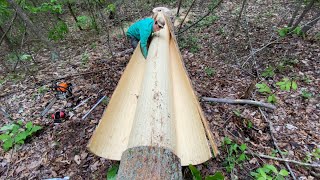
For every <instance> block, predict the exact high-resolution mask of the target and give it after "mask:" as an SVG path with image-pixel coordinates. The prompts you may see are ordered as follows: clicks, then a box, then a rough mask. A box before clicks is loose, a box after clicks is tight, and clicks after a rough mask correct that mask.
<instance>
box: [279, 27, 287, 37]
mask: <svg viewBox="0 0 320 180" xmlns="http://www.w3.org/2000/svg"><path fill="white" fill-rule="evenodd" d="M289 31H290V27H283V28H281V29H279V30H278V33H279V36H280V37H286V36H287V34H288V33H289Z"/></svg>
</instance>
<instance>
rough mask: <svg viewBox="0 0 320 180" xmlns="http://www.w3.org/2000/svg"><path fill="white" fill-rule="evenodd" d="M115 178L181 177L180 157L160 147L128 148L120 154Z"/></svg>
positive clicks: (122, 179)
mask: <svg viewBox="0 0 320 180" xmlns="http://www.w3.org/2000/svg"><path fill="white" fill-rule="evenodd" d="M117 179H121V180H126V179H128V180H132V179H135V180H139V179H141V180H145V179H152V180H156V179H159V180H160V179H161V180H162V179H175V180H176V179H182V172H181V163H180V158H178V156H176V155H175V154H174V153H173V152H172V151H170V150H168V149H164V148H161V147H147V146H140V147H134V148H130V149H127V150H126V151H125V152H124V153H123V154H122V157H121V163H120V168H119V172H118V175H117Z"/></svg>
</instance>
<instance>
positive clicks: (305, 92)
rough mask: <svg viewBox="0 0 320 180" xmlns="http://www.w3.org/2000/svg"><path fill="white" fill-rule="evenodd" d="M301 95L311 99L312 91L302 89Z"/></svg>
mask: <svg viewBox="0 0 320 180" xmlns="http://www.w3.org/2000/svg"><path fill="white" fill-rule="evenodd" d="M301 96H302V97H303V98H304V99H309V98H311V97H312V93H310V92H308V91H307V90H302V92H301Z"/></svg>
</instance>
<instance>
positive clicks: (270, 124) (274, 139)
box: [259, 108, 297, 180]
mask: <svg viewBox="0 0 320 180" xmlns="http://www.w3.org/2000/svg"><path fill="white" fill-rule="evenodd" d="M259 111H260V113H261V115H262V117H263V119H265V121H267V122H268V124H269V128H270V135H271V138H272V141H273V144H274V146H275V147H276V149H277V150H278V152H281V150H280V148H279V146H278V144H277V140H276V138H275V137H274V136H273V130H274V129H273V125H272V122H271V121H270V120H269V119H268V118H267V117H266V116H265V114H264V113H263V111H262V110H261V108H259ZM279 154H280V156H281V158H284V157H283V155H282V154H281V153H279ZM284 163H285V165H286V167H287V168H288V170H289V172H290V175H291V177H292V178H293V179H294V180H296V179H297V178H296V176H295V175H294V173H293V171H292V169H291V167H290V166H289V164H288V162H284Z"/></svg>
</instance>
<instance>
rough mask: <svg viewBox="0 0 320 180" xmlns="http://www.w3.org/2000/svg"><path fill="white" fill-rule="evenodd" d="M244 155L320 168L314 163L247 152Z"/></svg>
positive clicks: (319, 165)
mask: <svg viewBox="0 0 320 180" xmlns="http://www.w3.org/2000/svg"><path fill="white" fill-rule="evenodd" d="M245 153H246V154H249V155H254V156H258V157H261V158H265V159H272V160H276V161H282V162H287V163H293V164H298V165H301V166H309V167H314V168H320V164H316V163H314V164H310V163H304V162H300V161H295V160H291V159H283V158H278V157H272V156H268V155H264V154H258V153H252V152H247V151H246V152H245Z"/></svg>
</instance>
